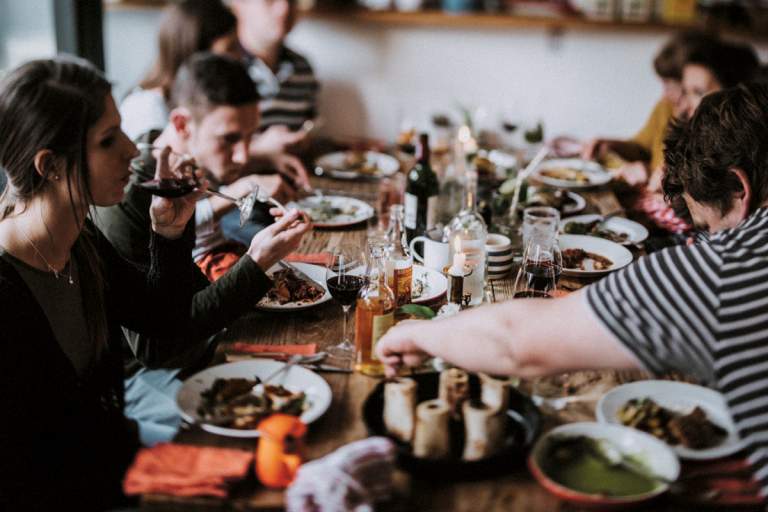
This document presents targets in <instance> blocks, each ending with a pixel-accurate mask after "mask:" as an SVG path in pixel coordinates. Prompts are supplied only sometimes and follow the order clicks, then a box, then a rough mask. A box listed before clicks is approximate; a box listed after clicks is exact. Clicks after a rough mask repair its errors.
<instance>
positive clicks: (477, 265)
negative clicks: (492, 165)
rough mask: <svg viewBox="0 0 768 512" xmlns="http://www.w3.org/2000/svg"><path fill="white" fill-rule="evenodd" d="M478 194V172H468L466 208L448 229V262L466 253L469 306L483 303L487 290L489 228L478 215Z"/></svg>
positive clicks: (466, 293)
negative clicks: (486, 259) (486, 269)
mask: <svg viewBox="0 0 768 512" xmlns="http://www.w3.org/2000/svg"><path fill="white" fill-rule="evenodd" d="M476 194H477V171H476V170H475V169H469V170H468V171H467V179H466V182H465V187H464V207H463V208H462V210H461V211H460V212H459V213H458V214H457V215H456V216H455V217H454V218H453V219H452V220H451V222H450V224H449V225H448V227H447V228H446V232H447V238H448V243H449V244H450V251H451V255H450V260H449V261H454V255H456V254H457V253H463V254H464V258H465V262H466V263H465V264H466V266H467V267H468V270H469V272H470V273H469V275H467V276H466V277H465V278H464V295H465V296H468V298H469V302H468V304H467V305H469V306H477V305H479V304H481V303H482V302H483V297H484V289H485V239H486V238H487V236H488V227H487V226H486V225H485V221H484V220H483V218H482V217H481V216H480V214H479V213H478V212H477V205H476V201H475V198H476V197H477V196H476Z"/></svg>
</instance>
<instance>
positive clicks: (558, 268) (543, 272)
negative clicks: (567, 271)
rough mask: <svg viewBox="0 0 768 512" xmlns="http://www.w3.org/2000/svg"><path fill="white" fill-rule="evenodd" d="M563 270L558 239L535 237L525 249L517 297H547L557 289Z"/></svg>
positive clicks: (517, 282)
mask: <svg viewBox="0 0 768 512" xmlns="http://www.w3.org/2000/svg"><path fill="white" fill-rule="evenodd" d="M562 271H563V256H562V253H561V252H560V247H558V245H557V240H556V239H554V240H551V239H550V241H547V240H541V239H535V238H534V239H533V240H531V242H530V243H529V244H528V246H527V247H526V248H525V250H524V251H523V260H522V264H521V265H520V269H519V270H518V272H517V278H516V279H515V286H514V290H513V291H514V293H513V295H512V297H513V298H515V299H520V298H523V299H525V298H538V299H547V298H550V297H552V296H553V294H554V293H555V291H556V290H557V282H558V280H559V279H560V274H561V273H562Z"/></svg>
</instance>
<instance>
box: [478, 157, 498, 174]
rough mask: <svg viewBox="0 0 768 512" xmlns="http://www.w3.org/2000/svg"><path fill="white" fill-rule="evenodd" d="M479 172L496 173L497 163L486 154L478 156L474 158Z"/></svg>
mask: <svg viewBox="0 0 768 512" xmlns="http://www.w3.org/2000/svg"><path fill="white" fill-rule="evenodd" d="M473 162H474V164H475V168H476V169H477V172H478V173H480V174H492V175H495V174H496V164H494V163H493V162H491V160H490V159H488V158H487V157H485V156H476V157H475V159H474V160H473Z"/></svg>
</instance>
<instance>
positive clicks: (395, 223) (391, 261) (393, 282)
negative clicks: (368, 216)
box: [386, 204, 413, 306]
mask: <svg viewBox="0 0 768 512" xmlns="http://www.w3.org/2000/svg"><path fill="white" fill-rule="evenodd" d="M404 216H405V215H404V212H403V205H401V204H395V205H392V207H391V210H390V219H389V225H390V228H391V229H390V232H389V233H390V236H389V248H390V250H389V257H388V258H387V263H386V271H387V284H388V285H389V287H390V288H391V289H392V292H393V293H394V294H395V302H396V303H397V305H398V306H402V305H404V304H408V303H410V302H411V287H412V285H413V257H412V256H411V251H410V249H409V248H408V242H407V241H406V239H405V232H404V231H403V218H404Z"/></svg>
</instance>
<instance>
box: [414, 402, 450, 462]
mask: <svg viewBox="0 0 768 512" xmlns="http://www.w3.org/2000/svg"><path fill="white" fill-rule="evenodd" d="M450 416H451V410H450V408H449V407H448V404H446V403H445V402H443V401H442V400H427V401H426V402H421V403H420V404H419V405H418V407H416V432H415V433H414V436H413V455H415V456H416V457H421V458H425V459H440V458H443V457H447V456H448V455H449V454H450V452H451V438H450V432H449V431H448V422H449V420H450Z"/></svg>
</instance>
